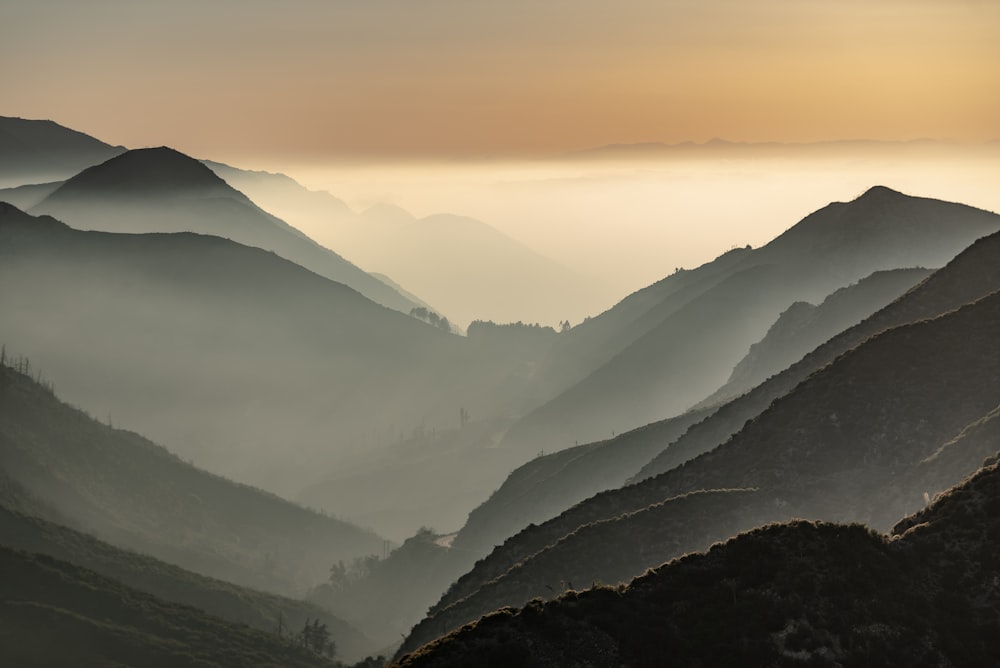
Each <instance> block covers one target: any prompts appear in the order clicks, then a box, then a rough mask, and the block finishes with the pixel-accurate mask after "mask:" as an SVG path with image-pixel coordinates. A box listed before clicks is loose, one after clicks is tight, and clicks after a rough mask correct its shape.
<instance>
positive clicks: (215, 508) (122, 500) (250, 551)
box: [0, 366, 382, 592]
mask: <svg viewBox="0 0 1000 668" xmlns="http://www.w3.org/2000/svg"><path fill="white" fill-rule="evenodd" d="M0 467H2V470H3V472H4V474H5V476H7V477H9V478H10V479H11V480H13V481H14V482H16V483H17V485H18V486H20V487H22V488H24V490H25V491H26V492H27V493H29V494H30V495H32V496H33V497H36V498H38V499H40V500H41V501H42V502H44V503H46V504H47V505H49V506H51V507H52V508H53V509H54V510H55V511H57V512H58V513H59V514H60V516H61V517H63V518H66V520H68V521H70V522H72V523H73V524H74V525H75V526H76V527H77V528H80V529H83V530H86V531H88V532H91V533H93V534H95V535H96V536H99V537H100V538H102V539H103V540H106V541H108V542H110V543H112V544H115V545H118V546H122V547H125V548H128V549H132V550H137V551H140V552H144V553H147V554H152V555H155V556H156V557H158V558H160V559H163V560H166V561H169V562H172V563H176V564H179V565H181V566H183V567H184V568H187V569H190V570H193V571H196V572H199V573H203V574H205V575H209V576H212V577H216V578H223V579H226V580H229V581H232V582H238V583H241V584H244V585H248V586H255V587H259V588H263V589H267V590H270V591H283V592H293V591H296V589H297V587H302V586H308V585H311V584H312V583H314V582H316V580H317V579H319V578H322V577H324V576H325V574H326V571H327V570H328V569H329V567H330V564H331V563H332V562H333V561H335V560H336V559H349V558H352V557H354V556H359V555H363V554H369V553H376V552H378V551H379V550H381V549H382V539H381V538H379V537H378V536H376V535H375V534H373V533H371V532H369V531H364V530H362V529H359V528H358V527H355V526H352V525H350V524H348V523H346V522H343V521H341V520H337V519H333V518H330V517H326V516H323V515H320V514H318V513H315V512H313V511H308V510H306V509H304V508H301V507H299V506H296V505H294V504H292V503H289V502H288V501H285V500H283V499H280V498H278V497H276V496H273V495H271V494H267V493H265V492H262V491H261V490H259V489H254V488H253V487H249V486H246V485H240V484H237V483H234V482H231V481H229V480H226V479H224V478H220V477H218V476H214V475H211V474H209V473H206V472H204V471H201V470H199V469H197V468H195V467H194V466H192V465H190V464H188V463H186V462H184V461H182V460H181V459H179V458H178V457H176V456H175V455H173V454H171V453H169V452H168V451H167V450H165V449H164V448H162V447H160V446H158V445H155V444H154V443H151V442H150V441H148V440H146V439H144V438H142V437H141V436H139V435H137V434H134V433H132V432H128V431H123V430H120V429H114V428H112V427H110V426H108V425H106V424H101V423H98V422H96V421H95V420H93V419H92V418H90V417H89V416H87V415H86V414H84V413H82V412H81V411H79V410H77V409H74V408H71V407H70V406H68V405H66V404H64V403H62V402H60V401H59V400H58V399H56V397H55V396H54V395H53V394H52V393H51V391H50V390H48V389H46V388H45V387H43V386H41V385H39V384H38V383H36V382H35V381H33V380H31V379H30V378H28V377H27V376H25V375H23V374H22V373H19V372H18V371H16V370H14V369H12V368H10V367H7V366H2V367H0Z"/></svg>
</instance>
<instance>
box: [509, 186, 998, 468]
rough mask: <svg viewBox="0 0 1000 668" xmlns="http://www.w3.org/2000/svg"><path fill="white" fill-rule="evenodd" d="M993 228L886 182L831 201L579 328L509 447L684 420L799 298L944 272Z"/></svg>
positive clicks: (993, 219) (987, 218)
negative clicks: (903, 273)
mask: <svg viewBox="0 0 1000 668" xmlns="http://www.w3.org/2000/svg"><path fill="white" fill-rule="evenodd" d="M998 229H1000V216H997V215H996V214H993V213H990V212H987V211H983V210H980V209H974V208H972V207H967V206H963V205H958V204H951V203H947V202H941V201H938V200H929V199H925V198H919V197H910V196H906V195H903V194H901V193H898V192H896V191H893V190H891V189H889V188H885V187H881V186H878V187H874V188H871V189H870V190H868V191H867V192H865V193H864V194H863V195H862V196H860V197H858V198H857V199H856V200H854V201H852V202H848V203H833V204H830V205H828V206H826V207H824V208H822V209H820V210H818V211H816V212H814V213H812V214H810V215H809V216H807V217H806V218H804V219H803V220H802V221H800V222H799V223H797V224H796V225H794V226H792V227H791V228H789V229H788V230H787V231H786V232H784V233H783V234H781V235H779V236H778V237H777V238H776V239H774V240H773V241H771V242H770V243H768V244H766V245H765V246H762V247H761V248H758V249H750V248H746V249H736V250H733V251H731V252H729V253H727V254H725V255H723V256H721V257H719V258H718V259H716V260H715V261H713V262H711V263H708V264H706V265H703V266H702V267H699V268H698V269H695V270H693V271H691V272H681V273H679V274H674V275H672V276H670V277H667V278H665V279H663V280H662V281H660V282H659V283H656V284H654V285H652V286H650V287H648V288H645V289H644V290H641V291H639V292H637V293H635V294H633V295H630V296H629V297H627V298H626V299H625V300H623V301H622V302H620V303H619V304H617V305H616V306H615V307H613V308H611V309H609V310H608V311H606V312H605V313H602V314H601V315H599V316H596V317H594V318H592V319H591V320H589V321H588V322H586V323H582V324H581V325H580V326H579V327H576V328H574V330H573V331H572V332H570V334H571V336H568V337H566V338H565V339H564V340H563V341H561V342H560V345H559V346H558V347H557V348H556V349H554V351H553V354H552V355H551V357H550V358H549V359H548V360H546V362H544V363H543V364H542V366H541V367H540V369H539V374H538V375H539V376H540V380H539V383H538V385H540V386H542V388H552V389H554V390H555V393H554V394H555V395H554V397H553V398H551V399H549V400H548V401H547V402H545V403H544V404H542V405H541V406H540V407H539V408H537V409H536V410H534V411H532V412H531V413H529V414H528V415H526V416H525V417H523V418H522V419H521V420H520V421H519V422H518V423H517V424H516V425H514V427H512V428H511V430H510V431H509V432H508V434H507V436H506V438H505V440H506V441H507V442H509V443H518V444H520V445H521V446H522V447H524V448H525V449H527V450H531V449H537V448H538V447H539V446H541V447H545V445H544V444H547V447H548V448H549V449H562V448H564V447H568V446H569V445H572V444H574V443H575V442H585V441H593V440H600V439H603V438H608V437H610V436H613V435H614V434H613V433H612V432H616V433H621V432H624V431H627V430H629V429H632V428H635V427H638V426H642V425H644V424H648V423H650V422H653V421H655V420H658V419H662V418H664V417H667V416H671V415H676V414H679V413H681V412H683V411H684V410H686V409H688V408H690V407H691V406H693V405H695V404H697V403H698V402H699V401H701V400H703V399H704V398H705V397H707V396H708V395H710V394H712V392H714V391H715V390H716V389H717V388H719V387H720V386H721V385H722V384H724V383H725V382H726V379H727V378H728V376H729V375H730V373H731V372H732V369H733V367H734V366H735V365H736V364H737V363H738V362H739V360H740V359H741V358H742V357H743V356H744V355H745V354H746V352H747V350H748V349H749V347H750V345H751V344H753V343H755V342H757V341H759V340H760V339H761V338H762V337H763V336H764V334H765V333H766V332H767V329H768V328H769V327H770V325H771V324H772V323H773V322H774V321H775V320H776V319H777V317H778V315H779V314H780V313H781V312H783V311H784V310H785V309H787V308H788V306H789V305H790V304H792V303H793V302H795V301H807V302H813V303H815V302H817V301H818V300H821V299H823V298H824V297H826V295H828V294H830V293H831V292H833V291H834V290H836V289H837V288H840V287H844V286H845V285H848V284H850V283H853V282H856V281H858V280H860V279H862V278H864V277H866V276H868V275H869V274H871V273H873V272H875V271H878V270H884V269H894V268H901V267H916V266H920V267H940V266H942V265H943V264H944V263H945V262H947V261H948V260H950V259H951V258H952V257H954V255H955V254H957V253H958V252H959V251H961V250H962V249H963V248H965V247H966V246H968V245H969V244H970V243H972V242H973V241H974V240H975V239H977V238H978V237H981V236H983V235H985V234H989V233H991V232H994V231H996V230H998ZM582 369H590V370H591V371H590V372H589V374H588V375H584V376H580V375H579V374H580V370H582ZM567 370H568V371H569V373H567ZM560 387H561V388H562V389H561V390H560V389H559V388H560Z"/></svg>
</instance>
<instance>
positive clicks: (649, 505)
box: [404, 234, 1000, 651]
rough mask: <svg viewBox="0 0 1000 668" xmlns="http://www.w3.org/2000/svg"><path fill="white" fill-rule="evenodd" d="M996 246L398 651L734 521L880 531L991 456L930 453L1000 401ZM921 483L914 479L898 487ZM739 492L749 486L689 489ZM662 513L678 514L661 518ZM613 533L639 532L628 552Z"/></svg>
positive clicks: (649, 562) (552, 538)
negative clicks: (908, 317) (705, 507)
mask: <svg viewBox="0 0 1000 668" xmlns="http://www.w3.org/2000/svg"><path fill="white" fill-rule="evenodd" d="M998 248H1000V235H996V234H995V235H993V236H991V237H988V238H986V239H983V240H981V241H979V242H978V243H976V244H974V245H973V246H972V247H971V248H969V249H968V250H967V251H965V252H964V253H962V254H961V255H960V256H959V257H957V258H956V259H955V260H954V261H953V262H952V263H950V264H949V265H947V266H946V267H945V268H943V269H942V270H940V271H938V272H936V273H935V274H933V275H932V276H930V277H929V278H927V279H926V280H925V281H924V282H923V283H922V284H921V285H920V286H918V287H917V288H915V289H914V290H912V291H910V292H908V293H907V294H906V295H904V296H903V297H901V298H900V299H899V300H897V301H896V302H894V303H893V304H890V305H889V306H887V307H886V308H884V309H882V310H881V311H880V312H879V313H877V314H876V315H874V316H872V317H871V318H870V319H869V321H871V320H875V321H879V320H881V321H883V322H884V321H885V319H888V318H891V316H892V314H893V313H897V314H898V313H910V314H914V313H920V314H921V316H922V317H927V314H929V313H933V312H935V311H936V312H937V313H938V315H937V317H933V316H932V319H930V320H925V319H918V320H915V321H910V324H899V325H897V326H895V327H893V328H891V329H884V330H881V333H876V335H875V336H873V337H872V338H870V339H868V340H866V341H863V342H862V343H861V345H858V346H857V347H856V348H854V349H851V350H849V351H847V352H846V353H845V354H843V355H841V356H840V357H838V358H836V359H835V360H834V361H833V362H832V363H831V364H829V365H827V366H825V367H822V368H821V369H819V370H817V371H816V372H815V373H813V374H812V375H811V376H809V377H808V378H806V379H805V380H804V381H803V382H801V383H800V384H798V385H797V386H795V387H794V388H792V389H791V390H790V391H788V393H787V394H785V395H784V396H780V397H778V398H776V399H775V400H774V401H773V403H771V405H770V406H769V407H767V408H766V409H765V410H764V411H763V412H762V413H761V414H760V415H759V416H757V417H756V418H755V419H753V420H751V421H749V422H747V423H746V424H745V425H744V426H743V427H742V429H739V430H738V431H737V432H736V433H735V434H734V435H733V436H732V438H730V439H729V440H728V441H726V442H725V443H723V444H721V445H719V446H718V447H715V448H714V449H711V451H709V452H706V453H705V454H701V455H700V456H698V457H695V458H694V459H691V460H689V461H687V462H684V463H680V464H679V465H675V467H673V468H671V469H669V470H667V471H666V472H664V473H661V474H659V475H656V476H654V477H651V478H648V479H645V480H643V481H642V482H640V483H638V484H634V485H629V486H625V487H622V488H620V489H616V490H610V491H607V492H603V493H601V494H598V495H596V496H594V497H591V498H590V499H588V500H586V501H584V502H582V503H580V504H578V505H577V506H574V507H573V508H571V509H570V510H567V511H566V512H564V513H562V514H561V515H560V516H558V517H556V518H554V519H552V520H549V521H547V522H545V523H542V524H540V525H537V526H534V525H531V526H528V527H527V528H525V529H524V530H522V531H521V532H520V533H518V534H517V535H515V536H513V537H511V538H510V539H508V540H507V541H506V542H505V543H504V544H503V545H502V546H500V547H498V548H497V549H495V550H494V551H493V552H492V553H491V554H490V555H489V556H488V557H487V558H485V559H483V560H482V561H480V562H478V563H477V564H476V565H475V566H474V567H473V569H472V570H471V571H470V572H469V573H467V574H466V575H464V576H462V578H460V579H459V580H458V582H457V583H456V584H455V585H453V586H452V588H451V589H450V590H449V591H448V592H447V593H446V594H445V596H444V597H443V598H442V600H441V601H439V603H438V604H436V605H435V606H434V607H432V609H431V614H430V615H429V617H428V618H427V619H426V620H425V621H424V622H422V623H421V625H418V627H416V628H415V629H414V633H413V635H411V638H409V639H408V640H407V642H406V643H405V644H404V651H406V650H412V649H415V648H416V647H418V646H419V645H420V644H423V643H424V642H426V641H427V640H430V639H432V638H433V637H435V636H436V635H439V634H440V632H441V631H440V629H441V628H442V627H445V628H456V627H458V626H460V625H461V624H463V623H466V622H469V621H472V620H474V619H476V618H477V617H479V616H480V615H482V614H485V613H486V612H489V611H490V610H495V609H497V608H498V607H502V606H503V605H522V604H524V603H525V602H526V601H527V600H528V599H529V598H531V597H532V596H536V595H545V593H546V588H554V587H558V586H559V583H560V582H571V581H576V582H578V583H579V582H581V581H582V582H584V583H587V584H589V583H590V582H593V581H594V580H598V581H604V582H611V581H613V579H615V578H619V579H620V578H621V570H619V569H622V568H623V567H624V568H625V569H626V570H627V569H629V568H630V569H632V572H631V575H633V576H634V575H638V574H639V573H641V572H642V570H643V569H644V568H648V567H651V566H655V565H656V564H657V563H659V562H662V561H665V560H666V559H668V558H671V557H673V556H678V555H680V554H683V553H684V552H687V551H691V550H699V549H705V548H707V547H708V545H710V544H711V543H712V542H714V541H717V540H721V539H724V538H725V537H726V536H728V535H732V533H733V530H734V528H735V529H737V530H749V529H750V528H752V527H753V526H757V525H759V524H762V523H767V522H772V521H782V520H788V519H791V518H793V517H807V518H815V519H824V520H832V521H846V522H851V521H864V522H866V523H867V524H869V525H870V526H873V527H876V528H883V529H884V528H886V527H887V526H891V524H892V523H893V522H894V521H895V520H896V519H897V518H899V517H900V516H901V515H903V514H904V513H906V512H912V511H914V510H916V509H917V508H919V507H920V505H921V504H922V503H923V498H924V497H923V495H924V494H928V495H933V494H934V493H936V492H938V491H940V490H941V489H943V487H936V488H935V487H928V486H927V485H926V482H928V481H930V480H933V481H934V482H935V483H936V484H937V485H942V484H943V485H944V487H947V486H949V485H951V484H955V483H956V482H958V480H959V479H961V476H963V475H965V474H967V473H969V472H971V471H973V470H975V468H976V466H978V463H979V462H981V461H982V459H983V458H984V456H986V454H989V453H991V452H993V451H995V444H987V445H986V446H985V447H986V448H987V451H986V452H985V453H984V451H983V450H982V449H981V448H980V447H978V446H975V445H974V444H973V443H972V442H971V441H965V445H966V446H968V447H966V448H958V449H955V450H952V451H951V452H952V453H958V452H960V453H961V456H959V457H958V459H959V460H960V461H961V464H956V463H955V462H952V463H951V464H950V468H949V474H950V475H951V476H952V477H951V478H950V479H949V478H948V477H947V476H943V475H940V474H938V475H936V476H935V475H932V474H930V473H929V471H930V470H933V469H934V468H935V463H936V462H941V461H943V460H941V459H939V458H938V457H935V456H934V455H935V452H936V451H937V450H938V449H939V448H941V447H942V446H943V445H944V444H946V443H948V442H949V441H950V440H951V439H954V438H956V437H957V436H958V435H959V434H961V433H962V432H963V429H965V428H966V427H967V425H970V424H973V423H976V422H978V421H980V420H982V419H984V416H987V415H989V414H991V412H992V411H993V410H994V409H995V408H996V407H997V405H998V404H1000V394H998V392H997V388H996V386H995V383H994V382H993V379H995V377H996V373H997V372H998V370H997V368H995V366H994V363H995V362H996V360H997V356H996V350H995V345H994V343H993V335H992V332H993V331H995V327H996V326H997V324H998V314H1000V311H998V310H997V309H998V307H1000V292H995V291H997V290H1000V276H998V275H997V274H996V270H995V266H996V257H997V249H998ZM989 277H992V281H985V280H984V278H989ZM991 290H993V291H994V292H991ZM984 293H985V296H982V295H983V294H984ZM965 300H968V301H965ZM963 303H964V305H963ZM956 308H957V310H955V309H956ZM886 314H888V315H886ZM866 322H868V321H866ZM863 324H864V323H863ZM861 326H862V325H859V326H858V327H861ZM849 331H850V330H849ZM711 420H712V418H711V417H710V418H708V419H707V420H706V422H708V421H711ZM669 449H670V448H668V449H667V450H668V451H669ZM953 456H954V454H953ZM918 470H919V471H921V472H922V473H921V474H920V475H919V476H918V475H917V473H916V471H918ZM915 476H916V477H915ZM921 476H923V477H921ZM917 480H920V481H921V482H922V483H924V484H921V485H920V486H910V485H913V483H914V482H915V481H917ZM904 485H906V486H905V487H904ZM740 489H742V490H758V491H753V492H749V491H748V492H738V493H737V492H711V494H712V496H708V497H701V496H697V495H696V493H700V492H701V491H703V490H704V491H705V492H706V493H707V492H708V491H709V490H740ZM693 494H694V496H691V495H693ZM747 494H750V495H751V496H750V497H749V498H747ZM686 495H687V496H686ZM702 498H705V499H708V500H710V501H712V502H713V503H721V504H723V507H725V508H726V510H721V509H720V508H719V507H714V508H713V509H712V510H710V511H708V512H705V513H704V514H702V513H699V512H693V511H692V510H690V508H688V507H687V506H690V505H691V504H697V503H699V502H700V500H701V499H702ZM716 499H718V500H717V501H716ZM657 504H659V505H657ZM678 504H681V505H682V506H683V507H682V508H681V509H677V507H678ZM654 509H659V510H655V511H654ZM664 513H667V514H668V516H669V517H672V518H674V519H672V520H670V521H666V520H665V519H664ZM675 523H680V525H681V526H680V528H678V527H676V526H675ZM610 532H616V533H615V535H618V536H622V535H631V536H634V537H636V538H635V539H633V540H631V541H629V543H628V544H627V545H628V547H627V548H626V547H623V546H622V545H621V543H620V539H619V541H618V542H616V541H615V540H614V539H613V538H612V536H611V535H609V533H610ZM460 536H461V534H460ZM644 536H645V537H646V538H645V539H643V537H644ZM455 544H456V545H458V544H460V543H459V540H458V539H457V538H456V541H455ZM584 546H585V547H584ZM624 564H629V566H627V567H625V566H624ZM563 587H564V588H565V585H563ZM549 591H550V593H551V590H549ZM526 593H530V595H529V596H528V597H527V598H524V595H525V594H526Z"/></svg>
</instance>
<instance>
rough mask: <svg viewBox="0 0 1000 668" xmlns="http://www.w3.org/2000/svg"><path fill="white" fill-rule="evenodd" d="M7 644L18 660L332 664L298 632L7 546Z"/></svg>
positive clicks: (3, 559) (3, 561)
mask: <svg viewBox="0 0 1000 668" xmlns="http://www.w3.org/2000/svg"><path fill="white" fill-rule="evenodd" d="M0 570H2V571H3V574H4V577H3V578H0V601H2V603H0V642H3V647H4V661H5V662H6V663H8V665H12V666H68V665H94V666H96V665H101V666H105V665H107V666H110V665H114V666H122V665H131V666H150V667H153V666H163V667H167V666H169V667H170V668H174V667H179V666H192V667H194V666H198V667H202V666H233V667H234V668H236V667H239V668H244V667H246V666H261V667H263V666H276V665H281V666H297V667H303V668H304V667H306V666H329V659H327V658H326V657H325V656H323V655H322V654H319V653H314V652H312V651H309V650H307V649H305V648H303V647H301V646H299V644H298V643H297V642H296V641H295V640H293V639H292V638H279V637H277V636H276V635H275V634H274V633H265V632H264V631H261V630H258V629H254V628H251V627H249V626H246V625H243V624H236V623H233V622H230V621H223V620H222V619H219V618H218V617H214V616H212V615H209V614H207V613H205V612H202V611H201V610H198V609H196V608H192V607H188V606H185V605H178V604H176V603H168V602H166V601H163V600H162V599H159V598H157V597H155V596H152V595H151V594H147V593H145V592H142V591H139V590H137V589H133V588H131V587H128V586H126V585H124V584H122V583H121V582H118V581H116V580H113V579H111V578H107V577H104V576H102V575H98V574H97V573H94V572H93V571H90V570H87V569H85V568H81V567H79V566H75V565H72V564H69V563H67V562H65V561H59V560H57V559H53V558H51V557H48V556H43V555H37V554H32V553H29V552H21V551H18V550H11V549H9V548H6V547H0Z"/></svg>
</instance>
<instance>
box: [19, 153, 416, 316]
mask: <svg viewBox="0 0 1000 668" xmlns="http://www.w3.org/2000/svg"><path fill="white" fill-rule="evenodd" d="M30 212H31V213H34V214H47V215H51V216H54V217H55V218H58V219H59V220H62V221H64V222H66V223H68V224H70V225H71V226H73V227H75V228H77V229H87V230H101V231H105V232H130V233H136V232H197V233H200V234H211V235H215V236H219V237H223V238H226V239H232V240H233V241H236V242H239V243H241V244H245V245H248V246H254V247H257V248H263V249H265V250H269V251H272V252H274V253H277V254H278V255H280V256H281V257H283V258H285V259H288V260H291V261H292V262H295V263H296V264H299V265H301V266H303V267H305V268H307V269H309V270H310V271H313V272H315V273H317V274H319V275H321V276H325V277H326V278H329V279H331V280H334V281H337V282H338V283H343V284H345V285H347V286H349V287H351V288H354V289H355V290H357V291H358V292H360V293H361V294H363V295H365V296H366V297H368V298H369V299H371V300H372V301H375V302H376V303H379V304H382V305H383V306H388V307H389V308H393V309H395V310H397V311H402V312H404V313H409V311H410V309H411V308H413V307H414V306H416V304H414V303H413V302H411V301H409V300H408V299H406V298H404V297H403V296H402V295H400V294H399V293H398V292H396V291H395V290H393V289H392V288H390V287H389V286H388V285H386V284H385V283H384V282H382V281H380V280H378V279H376V278H374V277H373V276H370V275H368V274H366V273H365V272H363V271H362V270H361V269H359V268H358V267H356V266H354V265H353V264H351V263H350V262H348V261H347V260H345V259H344V258H342V257H341V256H339V255H337V254H336V253H334V252H333V251H331V250H329V249H327V248H324V247H322V246H320V245H319V244H317V243H316V242H314V241H313V240H312V239H310V238H309V237H307V236H305V235H304V234H302V232H300V231H298V230H296V229H295V228H293V227H291V226H289V225H288V224H287V223H285V222H284V221H282V220H279V219H278V218H275V217H274V216H272V215H271V214H269V213H267V212H265V211H264V210H262V209H260V208H259V207H258V206H257V205H256V204H254V203H253V202H252V201H250V199H248V198H247V197H246V195H244V194H243V193H241V192H239V191H237V190H234V189H233V188H232V187H231V186H230V185H228V184H227V183H226V182H225V181H223V180H222V179H221V178H219V177H218V176H216V175H215V173H213V172H212V170H210V169H209V168H208V167H206V166H205V165H203V164H202V163H200V162H198V161H197V160H195V159H193V158H189V157H188V156H186V155H184V154H183V153H179V152H177V151H175V150H173V149H170V148H166V147H159V148H146V149H135V150H132V151H128V152H126V153H123V154H122V155H119V156H116V157H114V158H112V159H110V160H108V161H106V162H103V163H101V164H99V165H95V166H93V167H90V168H88V169H85V170H83V171H82V172H80V173H79V174H77V175H75V176H73V177H72V178H70V179H69V180H67V181H66V182H64V183H62V184H61V185H60V186H59V187H58V188H56V189H55V190H54V191H53V192H52V193H51V194H49V195H48V196H46V197H45V198H44V199H43V200H42V201H41V202H39V203H38V204H36V205H34V206H33V207H31V210H30Z"/></svg>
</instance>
